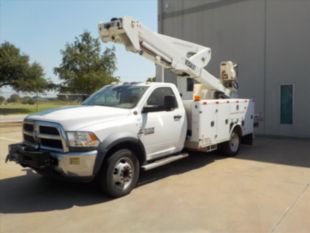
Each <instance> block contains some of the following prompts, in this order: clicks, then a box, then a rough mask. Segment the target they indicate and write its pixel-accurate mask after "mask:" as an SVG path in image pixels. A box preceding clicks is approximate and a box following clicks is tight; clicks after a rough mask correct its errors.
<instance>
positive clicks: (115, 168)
mask: <svg viewBox="0 0 310 233" xmlns="http://www.w3.org/2000/svg"><path fill="white" fill-rule="evenodd" d="M139 169H140V167H139V161H138V159H137V157H136V156H135V155H134V154H133V152H132V151H130V150H127V149H121V150H118V151H116V152H114V153H113V154H112V155H111V156H110V157H109V158H108V159H107V160H106V161H105V164H104V167H103V169H102V172H101V173H100V177H99V179H100V181H99V182H100V186H101V188H102V190H103V191H104V193H106V194H107V195H109V196H111V197H121V196H124V195H126V194H128V193H130V192H131V190H132V189H133V188H134V187H135V186H136V184H137V182H138V178H139Z"/></svg>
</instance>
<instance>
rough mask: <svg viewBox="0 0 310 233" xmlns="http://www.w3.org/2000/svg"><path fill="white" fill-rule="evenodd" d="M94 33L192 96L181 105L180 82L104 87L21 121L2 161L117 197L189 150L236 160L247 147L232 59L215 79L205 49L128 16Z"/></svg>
mask: <svg viewBox="0 0 310 233" xmlns="http://www.w3.org/2000/svg"><path fill="white" fill-rule="evenodd" d="M99 34H100V38H101V40H102V41H103V42H115V43H121V44H123V45H124V46H125V47H126V49H127V50H128V51H131V52H134V53H137V54H140V55H142V56H143V57H145V58H147V59H150V60H151V61H153V62H154V63H155V64H157V65H159V66H161V67H163V68H165V69H169V70H171V71H172V72H174V73H175V74H176V75H177V77H178V79H179V80H184V79H192V80H195V82H196V83H195V85H194V88H193V92H192V94H193V96H192V98H191V99H189V100H188V99H187V100H186V98H185V96H188V93H185V92H186V90H185V89H184V88H182V87H184V85H179V89H178V88H177V86H176V85H174V84H171V83H165V82H154V83H148V82H147V83H117V84H112V85H107V86H104V87H103V88H102V89H100V90H99V91H97V92H95V93H94V94H93V95H91V96H90V97H89V98H88V99H86V100H85V101H84V102H83V104H82V105H81V106H75V107H69V108H68V107H66V108H60V109H55V110H49V111H45V112H41V113H37V114H33V115H30V116H27V117H26V118H25V120H24V122H23V142H21V143H18V144H12V145H10V146H9V154H8V156H7V160H10V161H15V162H17V163H19V164H20V165H22V166H23V167H30V168H32V169H34V170H35V171H37V172H38V173H39V174H42V175H48V176H50V175H51V176H56V177H60V178H62V179H78V180H84V181H92V180H94V179H96V180H97V181H98V184H99V186H100V187H101V188H102V190H103V191H104V192H105V193H106V194H107V195H110V196H112V197H119V196H123V195H126V194H128V193H129V192H130V191H131V190H132V189H133V188H134V187H135V186H136V184H137V182H138V178H139V174H140V171H141V170H150V169H153V168H156V167H158V166H162V165H165V164H168V163H170V162H173V161H176V160H179V159H182V158H185V157H187V156H188V155H189V153H188V151H202V152H209V151H213V150H216V149H219V150H220V151H221V153H222V154H223V155H227V156H235V155H236V154H237V153H238V151H239V146H240V143H241V142H245V143H249V144H250V143H252V140H253V120H254V103H253V101H252V100H250V99H240V98H235V96H236V93H237V88H238V85H237V82H236V72H235V65H234V64H233V63H232V62H230V61H227V62H222V63H221V67H220V70H221V77H220V79H217V78H216V77H214V76H213V75H211V74H210V73H209V72H208V71H207V70H206V69H205V66H206V65H207V64H208V62H209V60H210V58H211V50H210V48H207V47H204V46H201V45H198V44H195V43H191V42H188V41H184V40H180V39H177V38H173V37H169V36H166V35H162V34H159V33H156V32H152V31H151V30H149V29H147V28H145V27H144V26H143V25H141V24H140V23H139V22H138V21H137V20H134V19H133V18H131V17H123V18H114V19H112V20H111V21H110V22H107V23H100V24H99ZM179 84H182V81H181V82H179ZM183 84H184V83H183ZM182 97H183V99H182Z"/></svg>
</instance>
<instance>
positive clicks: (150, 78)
mask: <svg viewBox="0 0 310 233" xmlns="http://www.w3.org/2000/svg"><path fill="white" fill-rule="evenodd" d="M146 81H147V82H156V77H148V78H147V80H146Z"/></svg>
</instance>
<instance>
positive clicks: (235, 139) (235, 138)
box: [229, 132, 240, 152]
mask: <svg viewBox="0 0 310 233" xmlns="http://www.w3.org/2000/svg"><path fill="white" fill-rule="evenodd" d="M239 144H240V139H239V135H238V134H236V133H235V132H233V133H232V135H231V139H230V142H229V146H230V150H231V151H232V152H237V151H238V148H239Z"/></svg>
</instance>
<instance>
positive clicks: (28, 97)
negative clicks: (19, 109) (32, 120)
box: [21, 96, 36, 105]
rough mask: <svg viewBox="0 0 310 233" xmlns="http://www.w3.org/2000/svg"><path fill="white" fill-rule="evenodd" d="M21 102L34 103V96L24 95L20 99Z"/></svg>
mask: <svg viewBox="0 0 310 233" xmlns="http://www.w3.org/2000/svg"><path fill="white" fill-rule="evenodd" d="M21 100H22V104H31V105H32V104H35V103H36V101H35V100H34V98H31V97H30V96H24V97H23V98H22V99H21Z"/></svg>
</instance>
